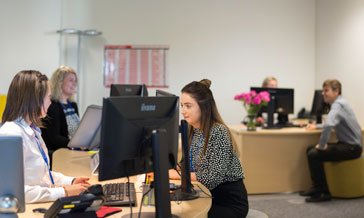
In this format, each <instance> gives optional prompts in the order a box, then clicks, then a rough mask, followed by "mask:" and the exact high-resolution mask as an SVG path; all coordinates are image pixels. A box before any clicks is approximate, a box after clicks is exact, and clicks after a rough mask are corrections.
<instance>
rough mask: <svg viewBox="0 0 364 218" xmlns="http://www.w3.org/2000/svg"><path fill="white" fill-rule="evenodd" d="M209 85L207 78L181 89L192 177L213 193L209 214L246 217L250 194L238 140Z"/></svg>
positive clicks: (213, 215)
mask: <svg viewBox="0 0 364 218" xmlns="http://www.w3.org/2000/svg"><path fill="white" fill-rule="evenodd" d="M210 85H211V81H210V80H207V79H204V80H201V81H200V82H196V81H195V82H191V83H189V84H187V85H186V86H185V87H184V88H183V89H182V95H181V105H182V115H183V117H184V119H185V120H186V121H187V123H188V124H189V142H190V145H191V147H190V152H191V159H190V161H191V172H192V173H191V174H192V175H191V178H192V180H197V181H199V182H200V183H202V184H203V185H204V186H206V187H207V188H208V189H209V190H210V192H211V194H212V206H211V209H210V211H209V213H208V216H209V217H229V218H230V217H239V218H241V217H246V215H247V213H248V210H249V205H248V197H247V191H246V189H245V186H244V182H243V179H244V174H243V170H242V167H241V163H240V160H239V158H238V154H237V148H236V143H235V142H234V140H233V138H232V136H231V133H230V130H229V128H228V127H227V126H226V124H225V123H224V121H223V120H222V118H221V116H220V114H219V112H218V110H217V107H216V104H215V100H214V97H213V95H212V92H211V90H210Z"/></svg>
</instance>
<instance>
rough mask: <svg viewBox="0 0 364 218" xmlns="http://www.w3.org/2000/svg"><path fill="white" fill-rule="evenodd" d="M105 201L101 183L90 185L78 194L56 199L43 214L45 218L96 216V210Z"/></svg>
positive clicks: (90, 217)
mask: <svg viewBox="0 0 364 218" xmlns="http://www.w3.org/2000/svg"><path fill="white" fill-rule="evenodd" d="M104 202H105V197H104V194H103V191H102V186H101V185H93V186H90V187H89V188H88V189H87V190H85V191H84V192H82V193H81V194H80V195H78V196H71V197H64V198H59V199H58V200H56V201H55V202H54V203H53V204H52V205H51V207H50V208H49V209H48V210H47V212H46V213H45V214H44V217H45V218H76V217H77V218H83V217H85V218H86V217H88V218H96V217H97V216H96V211H97V210H98V209H100V207H101V206H102V205H103V203H104Z"/></svg>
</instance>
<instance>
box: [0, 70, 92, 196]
mask: <svg viewBox="0 0 364 218" xmlns="http://www.w3.org/2000/svg"><path fill="white" fill-rule="evenodd" d="M49 96H50V89H49V87H48V78H47V76H45V75H43V74H41V73H40V72H38V71H32V70H29V71H21V72H19V73H17V74H16V75H15V77H14V79H13V81H12V82H11V84H10V87H9V91H8V95H7V100H6V106H5V110H4V114H3V117H2V121H3V123H4V124H3V126H2V127H1V128H0V135H12V136H20V137H22V140H23V154H24V186H25V187H24V192H25V201H26V203H34V202H45V201H55V200H57V199H58V198H60V197H65V196H73V195H78V194H80V193H81V192H82V191H83V190H85V189H86V188H87V187H88V186H89V185H90V184H89V183H88V180H89V178H87V177H79V178H73V177H68V176H64V175H62V174H61V173H57V172H53V171H51V170H50V165H49V161H48V160H49V157H48V150H47V147H46V146H45V144H44V141H43V139H42V136H41V131H40V129H39V127H41V126H42V122H41V118H43V117H45V116H46V114H47V113H46V112H47V109H48V107H49V105H50V104H51V101H50V98H49Z"/></svg>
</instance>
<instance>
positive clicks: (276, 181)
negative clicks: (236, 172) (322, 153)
mask: <svg viewBox="0 0 364 218" xmlns="http://www.w3.org/2000/svg"><path fill="white" fill-rule="evenodd" d="M230 129H231V132H232V135H233V136H234V138H235V140H236V143H237V147H238V151H239V157H240V160H241V162H242V165H243V170H244V173H245V177H246V178H245V180H244V183H245V186H246V188H247V191H248V194H258V193H277V192H295V191H302V190H306V189H308V188H310V186H311V177H310V173H309V169H308V163H307V158H306V155H305V154H306V149H307V147H308V145H310V144H316V143H317V142H318V141H319V138H320V134H321V130H312V131H307V130H305V129H304V128H285V129H281V130H258V131H255V132H248V131H245V130H242V129H241V128H240V127H239V126H231V127H230Z"/></svg>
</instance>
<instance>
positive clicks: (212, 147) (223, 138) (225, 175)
mask: <svg viewBox="0 0 364 218" xmlns="http://www.w3.org/2000/svg"><path fill="white" fill-rule="evenodd" d="M204 143H205V139H202V131H201V130H200V129H194V130H193V138H192V144H191V146H192V152H191V154H192V160H191V163H192V165H193V168H194V169H195V173H196V178H197V180H198V181H199V182H201V183H202V184H203V185H204V186H206V187H207V188H208V189H210V190H212V189H214V188H216V187H217V186H218V185H220V184H222V183H224V182H233V181H237V180H239V179H244V173H243V169H242V167H241V163H240V160H239V158H238V156H237V153H236V152H233V145H232V141H231V136H230V132H229V130H228V128H227V127H226V126H224V125H222V124H217V125H215V126H213V127H212V128H211V130H210V140H209V143H208V145H207V146H208V147H207V150H206V153H205V155H203V150H204ZM197 153H198V154H197Z"/></svg>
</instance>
